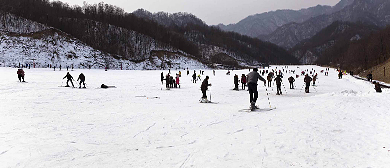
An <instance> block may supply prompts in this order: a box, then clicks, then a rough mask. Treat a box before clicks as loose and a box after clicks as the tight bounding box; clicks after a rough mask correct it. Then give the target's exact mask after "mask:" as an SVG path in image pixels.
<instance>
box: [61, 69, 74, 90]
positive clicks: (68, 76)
mask: <svg viewBox="0 0 390 168" xmlns="http://www.w3.org/2000/svg"><path fill="white" fill-rule="evenodd" d="M65 78H67V79H68V80H67V81H66V86H65V87H69V81H70V83H72V86H73V87H74V85H73V82H72V80H73V77H72V75H70V73H69V72H68V73H67V74H66V75H65V77H64V78H62V79H65Z"/></svg>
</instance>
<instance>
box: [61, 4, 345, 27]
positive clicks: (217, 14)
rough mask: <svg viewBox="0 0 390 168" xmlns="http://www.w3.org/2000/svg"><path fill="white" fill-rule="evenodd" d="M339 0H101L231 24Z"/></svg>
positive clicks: (126, 8) (215, 22)
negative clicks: (185, 13)
mask: <svg viewBox="0 0 390 168" xmlns="http://www.w3.org/2000/svg"><path fill="white" fill-rule="evenodd" d="M60 1H61V2H64V3H68V4H69V5H71V6H72V5H79V6H82V5H83V2H84V1H80V0H60ZM339 1H340V0H316V1H310V0H242V1H240V2H238V1H236V0H214V1H209V0H197V1H184V0H164V1H159V0H143V1H128V0H110V1H103V2H104V3H107V4H111V5H115V6H118V7H120V8H123V9H124V10H125V11H126V12H129V13H131V12H134V11H135V10H137V9H141V8H142V9H145V10H147V11H149V12H152V13H156V12H168V13H177V12H187V13H191V14H193V15H195V16H196V17H198V18H200V19H202V20H203V21H204V22H206V24H208V25H217V24H220V23H222V24H225V25H227V24H232V23H237V22H239V21H240V20H242V19H244V18H246V17H247V16H250V15H254V14H258V13H264V12H269V11H275V10H278V9H293V10H299V9H302V8H308V7H312V6H316V5H329V6H334V5H335V4H337V3H338V2H339ZM85 2H87V3H88V4H95V3H99V2H102V0H85Z"/></svg>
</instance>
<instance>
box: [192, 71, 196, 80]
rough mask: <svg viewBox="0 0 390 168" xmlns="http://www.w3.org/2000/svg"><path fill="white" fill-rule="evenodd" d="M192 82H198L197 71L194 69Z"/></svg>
mask: <svg viewBox="0 0 390 168" xmlns="http://www.w3.org/2000/svg"><path fill="white" fill-rule="evenodd" d="M192 83H196V73H195V71H194V74H193V75H192Z"/></svg>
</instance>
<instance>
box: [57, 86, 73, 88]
mask: <svg viewBox="0 0 390 168" xmlns="http://www.w3.org/2000/svg"><path fill="white" fill-rule="evenodd" d="M58 87H66V88H76V87H72V86H58Z"/></svg>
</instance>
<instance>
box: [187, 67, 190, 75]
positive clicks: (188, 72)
mask: <svg viewBox="0 0 390 168" xmlns="http://www.w3.org/2000/svg"><path fill="white" fill-rule="evenodd" d="M189 74H190V71H189V70H188V68H187V76H188V75H189Z"/></svg>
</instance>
